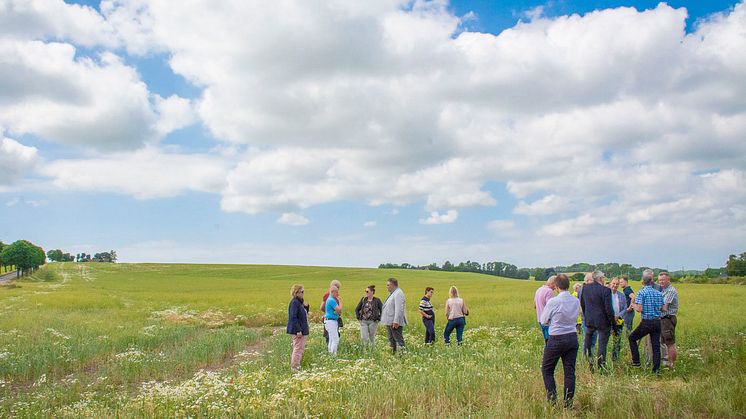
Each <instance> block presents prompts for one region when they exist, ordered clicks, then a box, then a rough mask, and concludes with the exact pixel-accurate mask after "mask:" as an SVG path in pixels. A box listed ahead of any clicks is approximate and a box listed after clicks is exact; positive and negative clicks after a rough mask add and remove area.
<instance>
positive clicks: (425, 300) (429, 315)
mask: <svg viewBox="0 0 746 419" xmlns="http://www.w3.org/2000/svg"><path fill="white" fill-rule="evenodd" d="M434 292H435V288H433V287H427V288H425V296H424V297H422V299H421V300H420V306H419V310H420V316H422V324H423V325H424V326H425V345H431V344H433V343H435V311H434V310H433V305H432V303H430V299H431V298H433V293H434Z"/></svg>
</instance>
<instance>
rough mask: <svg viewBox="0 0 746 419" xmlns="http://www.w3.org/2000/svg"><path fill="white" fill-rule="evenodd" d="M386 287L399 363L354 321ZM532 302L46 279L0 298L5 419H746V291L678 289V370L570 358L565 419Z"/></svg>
mask: <svg viewBox="0 0 746 419" xmlns="http://www.w3.org/2000/svg"><path fill="white" fill-rule="evenodd" d="M390 276H395V277H397V278H398V279H399V281H400V285H401V287H402V289H403V290H404V292H405V294H406V296H407V309H408V317H409V320H410V325H409V326H408V327H407V328H406V329H405V338H406V342H407V345H408V350H407V351H406V353H405V354H403V355H402V356H393V355H391V353H390V352H389V350H388V348H387V342H386V337H385V333H384V331H383V330H379V335H378V341H377V343H376V348H375V350H373V351H365V350H362V349H361V348H360V347H359V346H358V344H357V342H358V339H359V335H358V328H357V324H356V321H355V320H354V307H355V305H356V304H357V302H358V301H359V299H360V297H362V295H363V290H364V288H365V287H366V286H367V285H369V284H375V285H376V286H377V289H378V292H377V295H378V296H379V297H380V298H382V299H384V298H385V294H386V291H385V281H386V279H387V278H388V277H390ZM332 279H339V280H340V281H342V284H343V286H342V290H341V299H342V303H343V306H344V312H343V317H344V318H345V320H346V322H345V328H344V329H343V331H342V343H341V345H340V349H339V354H338V357H337V358H336V359H335V358H331V357H330V356H328V355H327V354H326V351H325V344H324V340H323V338H322V326H321V324H320V321H319V319H320V313H318V305H319V303H320V300H321V296H322V295H323V293H324V292H325V290H326V287H327V286H328V283H329V281H330V280H332ZM293 283H301V284H303V285H304V286H305V288H306V294H305V295H306V298H307V300H308V301H309V302H310V304H311V307H312V313H313V315H314V316H313V317H314V319H315V320H314V322H313V324H312V326H311V336H310V339H309V341H308V344H307V349H306V353H305V355H304V358H303V364H302V366H303V372H301V373H297V374H293V373H291V371H290V368H289V354H290V338H289V336H288V335H286V334H285V330H284V326H285V322H286V319H287V304H288V301H289V299H290V296H289V289H290V286H291V285H292V284H293ZM450 285H456V286H458V287H459V289H460V291H461V294H462V296H463V297H464V298H465V299H466V301H467V303H468V304H469V305H470V308H471V315H470V316H469V317H468V319H467V323H468V324H467V332H466V334H465V344H464V346H462V347H458V346H453V347H445V345H444V344H443V343H442V330H443V327H444V325H445V322H444V318H443V313H442V309H441V306H442V304H443V302H444V301H445V295H446V293H447V289H448V287H449V286H450ZM539 285H540V284H539V283H537V282H534V281H520V280H509V279H503V278H495V277H491V276H483V275H478V274H469V273H447V272H429V271H398V270H379V269H351V268H322V267H297V266H259V265H165V264H136V265H135V264H103V263H99V264H90V263H88V264H83V263H80V264H78V263H55V264H51V265H48V266H47V267H45V268H44V269H42V270H41V271H40V272H38V273H37V275H36V277H35V278H32V279H27V280H21V281H14V282H13V283H11V284H6V285H3V286H1V287H0V417H52V416H53V417H114V416H116V417H186V416H189V417H361V416H372V417H402V416H411V417H424V416H428V417H433V416H436V417H467V416H468V417H506V416H512V417H549V416H551V417H606V418H617V417H618V418H622V417H629V416H637V417H661V416H664V417H746V395H745V394H746V392H744V388H746V319H744V317H743V315H742V314H741V311H740V304H741V303H742V302H743V301H744V300H746V287H743V286H737V285H705V284H701V285H700V284H678V285H676V286H677V288H678V290H679V296H680V301H681V303H680V313H679V322H678V323H679V326H678V329H677V341H678V346H679V361H678V363H677V365H676V369H675V370H674V371H664V372H663V374H662V375H661V376H655V375H653V374H651V373H650V372H649V370H648V369H636V368H632V367H629V366H628V364H629V361H630V358H629V348H628V347H627V346H626V345H623V350H622V358H621V361H620V362H619V363H617V364H615V365H612V366H611V368H609V370H608V371H607V372H606V373H605V374H591V373H590V371H589V369H588V367H587V365H586V364H584V363H583V361H582V358H579V362H578V370H577V371H578V384H577V394H576V399H575V404H574V406H573V407H572V408H571V409H564V408H562V407H553V406H550V405H549V404H547V403H546V401H545V392H544V387H543V383H542V379H541V373H540V370H539V365H540V361H541V356H542V347H543V340H542V338H541V335H540V332H539V330H538V326H537V325H536V322H535V314H534V310H533V293H534V290H535V289H536V288H537V287H538V286H539ZM425 286H432V287H434V288H435V289H436V293H435V296H434V298H433V302H434V304H435V305H436V307H438V312H437V323H436V330H437V331H438V333H439V334H440V341H439V343H438V344H436V345H435V346H433V347H427V346H425V345H423V344H422V338H423V335H424V328H423V327H422V323H421V322H420V320H419V314H418V313H417V303H418V301H419V298H420V297H421V295H422V291H423V289H424V287H425ZM632 286H633V288H635V289H638V288H639V286H640V285H639V282H632ZM635 321H636V322H637V321H639V316H638V317H636V319H635ZM561 376H562V374H561V368H558V372H557V375H556V377H557V380H558V384H560V386H561V379H562V378H561Z"/></svg>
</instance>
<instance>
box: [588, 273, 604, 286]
mask: <svg viewBox="0 0 746 419" xmlns="http://www.w3.org/2000/svg"><path fill="white" fill-rule="evenodd" d="M591 277H592V278H593V281H595V282H598V283H599V284H601V285H603V284H604V278H605V275H604V273H603V272H601V271H593V273H592V274H591Z"/></svg>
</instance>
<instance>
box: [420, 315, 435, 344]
mask: <svg viewBox="0 0 746 419" xmlns="http://www.w3.org/2000/svg"><path fill="white" fill-rule="evenodd" d="M422 324H424V325H425V343H434V342H435V316H433V318H432V319H427V318H425V317H423V318H422Z"/></svg>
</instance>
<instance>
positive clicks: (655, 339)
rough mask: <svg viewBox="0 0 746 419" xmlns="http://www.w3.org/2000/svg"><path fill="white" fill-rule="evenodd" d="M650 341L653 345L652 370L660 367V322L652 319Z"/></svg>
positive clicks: (658, 369) (657, 369)
mask: <svg viewBox="0 0 746 419" xmlns="http://www.w3.org/2000/svg"><path fill="white" fill-rule="evenodd" d="M650 342H651V344H652V345H653V348H652V349H653V372H658V371H660V369H661V347H660V342H661V322H660V320H656V321H653V322H652V324H651V327H650Z"/></svg>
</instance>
